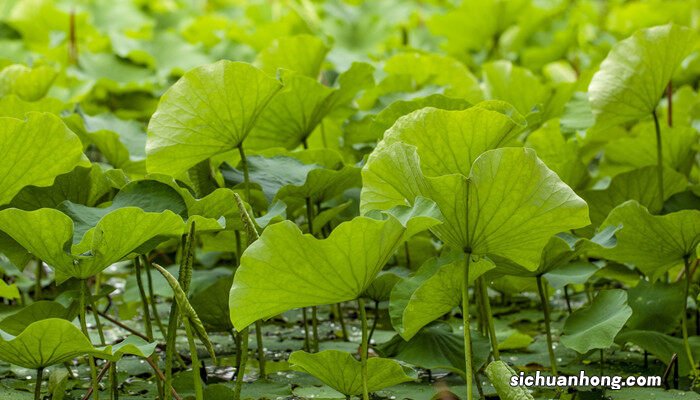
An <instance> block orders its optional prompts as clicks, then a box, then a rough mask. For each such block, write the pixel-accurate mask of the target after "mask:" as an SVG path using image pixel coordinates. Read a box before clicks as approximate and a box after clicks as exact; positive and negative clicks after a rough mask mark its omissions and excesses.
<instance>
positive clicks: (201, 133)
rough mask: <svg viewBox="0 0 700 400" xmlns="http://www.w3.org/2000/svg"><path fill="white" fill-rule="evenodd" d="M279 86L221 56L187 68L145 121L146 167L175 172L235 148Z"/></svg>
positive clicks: (272, 80)
mask: <svg viewBox="0 0 700 400" xmlns="http://www.w3.org/2000/svg"><path fill="white" fill-rule="evenodd" d="M281 88H282V86H281V85H280V83H279V82H278V81H277V80H275V79H273V78H271V77H270V76H268V75H267V74H266V73H264V72H262V71H260V70H259V69H257V68H255V67H253V66H251V65H249V64H246V63H242V62H231V61H226V60H223V61H219V62H216V63H214V64H208V65H204V66H201V67H197V68H195V69H193V70H190V71H188V72H187V73H186V74H185V75H183V77H182V78H181V79H180V80H178V81H177V82H176V83H175V84H174V85H173V86H172V87H171V88H170V89H168V91H167V92H165V94H163V96H162V97H161V99H160V102H159V104H158V109H157V110H156V112H155V113H154V114H153V117H152V118H151V121H150V123H149V125H148V141H147V145H146V153H147V160H146V164H147V168H148V171H149V172H160V173H164V174H177V173H180V172H183V171H185V170H187V169H188V168H190V167H192V166H194V165H196V164H197V163H199V162H200V161H203V160H206V159H208V158H209V157H212V156H214V155H217V154H220V153H223V152H226V151H229V150H233V149H235V148H236V147H238V146H239V145H241V143H243V140H244V139H245V138H246V136H248V133H249V132H250V130H251V129H252V128H253V126H254V125H255V122H256V120H257V118H258V116H259V115H260V113H261V112H262V110H263V109H264V108H265V106H267V104H268V102H269V101H270V100H271V99H272V97H273V96H274V95H275V94H276V93H277V92H278V91H279V90H280V89H281Z"/></svg>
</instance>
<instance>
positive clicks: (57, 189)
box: [10, 164, 112, 210]
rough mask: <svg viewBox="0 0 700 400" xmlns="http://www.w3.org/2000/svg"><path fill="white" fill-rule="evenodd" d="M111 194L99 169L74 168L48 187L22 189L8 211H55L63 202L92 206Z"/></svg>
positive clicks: (94, 165)
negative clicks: (52, 209)
mask: <svg viewBox="0 0 700 400" xmlns="http://www.w3.org/2000/svg"><path fill="white" fill-rule="evenodd" d="M111 190H112V186H111V184H110V182H109V180H108V179H107V177H106V176H105V174H104V173H103V172H102V168H101V167H100V166H99V165H96V164H93V165H92V167H91V168H87V167H76V168H75V169H74V170H72V171H71V172H68V173H66V174H63V175H59V176H57V177H56V179H55V180H54V182H53V185H51V186H45V187H38V186H33V185H30V186H25V187H24V188H23V189H22V190H21V191H20V192H19V193H17V195H15V197H14V198H13V199H12V202H10V206H11V207H16V208H21V209H23V210H37V209H39V208H56V207H58V205H59V204H61V203H62V202H64V201H70V202H72V203H78V204H85V205H87V206H94V205H95V204H97V202H98V201H100V200H101V199H102V198H103V197H104V196H105V195H107V194H108V193H109V192H110V191H111Z"/></svg>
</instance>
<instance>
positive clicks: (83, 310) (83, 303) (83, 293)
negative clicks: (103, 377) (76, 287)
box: [79, 279, 100, 399]
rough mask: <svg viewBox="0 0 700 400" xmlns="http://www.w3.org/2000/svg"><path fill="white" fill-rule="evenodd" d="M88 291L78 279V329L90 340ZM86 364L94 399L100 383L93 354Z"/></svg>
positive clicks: (96, 396) (97, 393)
mask: <svg viewBox="0 0 700 400" xmlns="http://www.w3.org/2000/svg"><path fill="white" fill-rule="evenodd" d="M89 296H90V292H89V290H88V286H87V281H86V280H85V279H83V280H81V281H80V310H79V313H80V329H81V330H82V331H83V334H84V335H85V336H86V337H87V338H88V340H90V342H91V343H92V340H91V339H90V332H89V331H88V327H87V319H86V318H87V303H88V297H89ZM88 364H89V365H90V378H91V379H92V390H93V392H94V393H95V399H98V398H99V389H100V386H99V385H100V383H99V382H98V380H97V367H96V366H95V358H94V357H93V356H88Z"/></svg>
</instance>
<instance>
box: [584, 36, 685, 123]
mask: <svg viewBox="0 0 700 400" xmlns="http://www.w3.org/2000/svg"><path fill="white" fill-rule="evenodd" d="M695 43H696V39H695V35H694V34H693V31H692V30H691V29H689V28H686V27H681V26H677V25H673V24H669V25H663V26H655V27H652V28H647V29H643V30H640V31H637V32H636V33H635V34H634V35H632V36H631V37H629V38H627V39H625V40H623V41H621V42H619V43H617V44H616V45H615V46H613V48H612V50H610V53H609V54H608V56H607V57H606V58H605V60H603V63H602V64H601V65H600V70H599V71H598V72H597V73H596V74H595V75H594V76H593V79H592V80H591V84H590V85H589V86H588V95H589V99H590V102H591V109H592V110H593V114H594V115H595V118H596V125H597V126H599V127H601V128H602V127H606V126H612V125H619V124H623V123H626V122H629V121H633V120H636V119H640V118H644V117H646V116H649V115H650V114H651V112H652V111H654V109H656V105H657V104H658V102H659V100H660V99H661V96H662V95H663V93H664V90H665V89H666V86H667V85H668V83H669V81H670V80H671V77H672V76H673V73H674V71H675V70H676V68H677V67H678V66H679V65H680V63H681V61H683V59H684V58H685V57H686V56H687V55H688V54H689V53H690V51H691V50H692V49H693V48H694V46H695Z"/></svg>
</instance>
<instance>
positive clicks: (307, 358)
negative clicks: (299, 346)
mask: <svg viewBox="0 0 700 400" xmlns="http://www.w3.org/2000/svg"><path fill="white" fill-rule="evenodd" d="M289 363H290V364H291V365H292V368H293V369H295V370H297V371H302V372H306V373H307V374H310V375H313V376H315V377H316V378H318V379H319V380H321V382H323V383H325V384H326V385H328V386H330V387H332V388H333V389H335V390H337V391H339V392H340V393H343V394H344V395H346V396H352V395H360V394H362V380H361V379H359V377H360V375H361V368H362V367H361V364H360V362H359V361H357V360H355V358H354V357H353V356H352V355H351V354H348V353H346V352H342V351H337V350H324V351H321V352H319V353H316V354H310V353H306V352H303V351H295V352H294V353H292V354H291V355H290V356H289ZM367 377H368V379H367V391H368V392H376V391H378V390H382V389H384V388H387V387H391V386H394V385H398V384H399V383H403V382H409V381H412V380H414V379H415V378H413V377H411V376H408V375H407V374H406V369H404V367H402V366H401V364H399V363H397V362H396V361H394V360H388V359H386V358H378V357H372V358H370V359H368V360H367Z"/></svg>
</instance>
